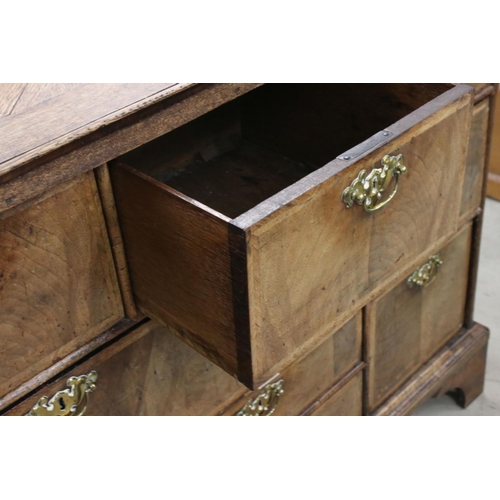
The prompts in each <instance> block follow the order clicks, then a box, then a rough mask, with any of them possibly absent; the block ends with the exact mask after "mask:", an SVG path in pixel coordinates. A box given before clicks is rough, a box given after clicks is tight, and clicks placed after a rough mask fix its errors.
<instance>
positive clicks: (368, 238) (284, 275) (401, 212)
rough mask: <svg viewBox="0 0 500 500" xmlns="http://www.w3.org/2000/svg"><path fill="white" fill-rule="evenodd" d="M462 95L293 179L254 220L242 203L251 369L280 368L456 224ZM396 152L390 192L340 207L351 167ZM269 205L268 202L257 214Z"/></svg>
mask: <svg viewBox="0 0 500 500" xmlns="http://www.w3.org/2000/svg"><path fill="white" fill-rule="evenodd" d="M463 97H464V96H463V95H462V98H459V99H458V101H452V102H451V103H448V105H447V106H444V107H441V109H440V110H436V112H435V113H433V114H432V116H431V117H430V118H429V120H423V122H421V123H420V124H415V125H414V126H413V127H412V128H410V130H409V131H408V132H405V133H401V134H397V138H396V139H394V141H392V142H391V143H389V144H388V145H387V146H384V147H383V148H381V149H378V150H376V152H375V153H372V154H369V155H368V156H366V157H364V158H362V159H360V160H358V161H357V162H355V161H353V162H352V163H351V165H348V166H346V167H345V168H343V169H342V170H340V171H338V170H334V169H333V166H332V170H331V171H330V177H328V178H327V179H325V180H324V181H323V182H321V183H318V184H316V185H314V187H310V186H309V189H308V188H307V187H306V185H305V182H306V180H307V179H308V178H311V177H313V176H315V174H316V173H317V172H315V173H314V174H311V176H309V177H308V178H306V179H304V180H303V181H304V183H303V182H302V181H299V182H298V183H297V184H295V185H294V186H292V187H291V188H289V189H292V188H293V189H294V192H296V191H297V190H298V189H299V187H298V186H300V187H302V193H297V197H296V198H295V199H294V200H293V201H290V202H288V203H287V204H286V205H285V206H281V207H280V208H279V209H277V210H276V211H274V212H271V214H270V215H268V216H267V217H265V216H264V217H263V218H262V219H261V220H260V221H255V222H253V224H251V222H252V221H253V220H254V219H253V216H252V215H251V214H250V212H247V213H246V214H244V215H243V216H241V217H239V218H238V219H236V220H234V221H233V222H232V223H234V224H237V225H239V226H245V227H247V229H246V232H247V245H248V248H249V249H248V254H249V262H248V274H249V278H248V282H249V296H250V321H251V337H252V345H253V346H255V348H254V351H253V354H254V356H253V371H254V374H255V376H258V377H261V378H262V379H264V380H265V379H266V378H268V376H269V375H270V374H271V373H272V372H275V371H280V369H281V366H282V365H281V364H282V363H283V364H284V363H286V362H290V361H291V360H292V359H293V358H294V357H296V356H297V355H298V354H299V353H300V351H301V350H303V349H310V348H311V347H313V346H314V344H315V343H318V342H320V341H321V340H322V338H325V336H326V335H327V334H328V332H329V331H332V330H335V329H336V327H337V326H338V322H342V321H345V319H346V317H349V316H351V315H352V313H353V310H356V309H359V308H360V307H362V306H363V305H364V304H366V303H367V302H368V301H369V300H371V299H372V298H374V297H375V296H377V294H378V293H380V288H381V287H383V286H384V285H385V283H386V282H388V281H389V280H391V279H394V278H395V276H397V274H398V273H399V272H401V271H403V270H404V269H405V268H406V267H407V266H408V265H409V264H410V263H411V262H413V261H414V259H416V258H417V256H418V255H420V254H422V253H423V252H426V251H427V249H429V248H430V247H431V246H433V245H438V244H439V242H440V241H444V240H445V239H446V238H448V237H449V236H451V235H452V234H453V233H454V231H456V229H457V224H458V213H459V206H460V199H461V188H462V183H463V178H464V172H465V158H466V148H467V137H468V133H469V127H470V117H471V111H472V110H471V104H472V103H471V98H470V97H471V96H470V94H466V95H465V97H466V98H465V99H464V98H463ZM399 153H401V154H403V156H404V159H405V164H406V166H407V167H408V172H407V175H406V176H405V177H403V178H402V180H401V186H400V190H399V191H398V193H397V196H396V197H395V198H394V200H392V202H391V203H390V204H389V205H388V206H387V207H386V208H384V209H383V210H381V211H379V212H374V213H372V214H369V213H367V212H365V211H364V210H363V208H362V207H359V206H357V205H355V206H354V207H352V208H351V209H349V210H348V209H346V208H345V206H344V205H343V204H342V202H341V195H342V192H343V190H344V189H345V188H346V187H347V186H349V185H350V183H351V182H352V180H353V179H354V178H355V177H356V175H357V174H358V172H359V171H360V170H361V169H363V168H368V170H371V169H372V168H373V167H375V166H379V164H380V159H381V158H382V156H383V155H384V154H393V155H394V154H399ZM347 163H349V162H347ZM324 168H325V169H326V168H328V166H327V167H324ZM317 179H318V178H317V177H316V178H314V181H315V182H317ZM312 180H313V179H311V182H312ZM286 191H287V190H285V191H282V192H281V193H280V195H277V196H278V197H280V196H282V197H284V196H285V193H286ZM304 191H305V193H304ZM271 200H272V199H271ZM265 203H267V202H265ZM265 203H263V204H261V206H263V205H264V204H265ZM272 205H274V203H273V204H272ZM258 208H259V207H257V208H256V209H254V210H255V211H257V209H258ZM270 211H272V208H271V203H270V205H269V206H266V207H265V208H264V207H262V210H261V214H260V216H261V217H262V213H263V212H267V213H269V212H270ZM256 216H257V214H256ZM247 224H249V227H248V226H247ZM263 345H265V349H259V346H263ZM257 374H258V375H257Z"/></svg>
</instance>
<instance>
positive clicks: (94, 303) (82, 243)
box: [0, 172, 123, 396]
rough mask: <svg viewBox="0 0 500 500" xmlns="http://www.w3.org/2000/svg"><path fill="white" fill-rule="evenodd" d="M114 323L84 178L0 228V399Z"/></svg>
mask: <svg viewBox="0 0 500 500" xmlns="http://www.w3.org/2000/svg"><path fill="white" fill-rule="evenodd" d="M122 317H123V307H122V303H121V297H120V292H119V287H118V283H117V278H116V273H115V268H114V263H113V258H112V254H111V250H110V245H109V240H108V237H107V234H106V228H105V224H104V219H103V215H102V211H101V206H100V201H99V197H98V194H97V188H96V183H95V179H94V176H93V173H92V172H90V173H87V174H84V175H81V176H79V177H77V178H76V179H74V180H73V181H71V182H70V183H69V184H68V185H66V186H61V187H59V188H57V190H55V191H54V192H53V194H51V195H50V196H49V197H48V198H46V199H45V200H43V201H41V202H39V203H37V204H35V205H33V206H31V207H30V208H27V209H26V210H24V211H22V212H19V213H17V214H14V215H12V216H10V217H8V218H6V219H5V220H3V221H0V352H1V353H2V354H1V359H2V362H1V363H0V396H2V395H4V394H6V393H8V392H9V391H10V390H12V389H14V388H16V387H18V386H20V385H21V384H22V383H23V382H25V381H27V380H29V379H30V378H31V377H33V376H35V375H37V374H38V373H39V372H41V371H42V370H44V369H45V368H48V367H49V366H51V365H52V364H53V363H54V362H55V361H56V360H58V359H60V358H62V357H64V356H66V355H68V354H69V353H70V352H72V351H73V350H74V349H77V348H78V347H80V346H82V345H84V344H85V343H86V342H88V341H89V340H90V339H91V338H93V337H94V336H96V335H98V334H100V333H101V332H103V331H104V330H106V329H108V328H109V327H111V326H112V325H113V324H114V323H116V322H117V321H119V320H120V319H121V318H122Z"/></svg>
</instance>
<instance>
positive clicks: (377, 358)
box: [365, 224, 472, 411]
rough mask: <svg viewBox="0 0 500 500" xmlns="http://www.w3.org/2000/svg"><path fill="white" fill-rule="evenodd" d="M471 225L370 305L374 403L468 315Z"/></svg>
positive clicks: (368, 330) (370, 370) (370, 402)
mask: <svg viewBox="0 0 500 500" xmlns="http://www.w3.org/2000/svg"><path fill="white" fill-rule="evenodd" d="M471 229H472V228H471V225H470V224H469V225H467V226H466V227H464V228H463V229H462V230H461V231H460V232H459V234H458V235H457V236H455V237H454V238H453V240H452V241H451V242H450V243H448V244H447V245H446V246H445V247H444V248H443V249H441V250H440V251H439V252H438V253H436V254H434V255H432V256H431V255H429V256H428V258H427V259H426V260H425V261H423V262H421V263H419V265H418V266H417V267H416V270H415V272H414V273H412V274H411V275H410V276H406V277H405V279H404V280H403V281H402V282H401V283H400V284H399V285H397V286H396V287H395V288H393V289H392V290H391V291H390V292H389V293H388V294H386V295H385V296H383V297H382V298H381V299H380V300H377V301H375V302H373V303H371V304H369V305H368V306H367V308H366V316H365V321H366V338H367V354H368V358H367V360H366V361H367V363H368V368H367V371H368V406H369V410H370V411H372V410H373V409H375V408H376V407H377V406H378V405H379V404H380V403H382V402H383V400H384V399H385V398H386V397H387V396H389V395H390V394H391V393H392V392H393V391H394V390H395V389H397V388H398V387H399V386H400V385H401V384H402V383H403V382H405V380H406V379H407V378H408V377H409V376H410V375H412V374H413V373H414V372H415V371H416V370H417V369H418V368H420V366H422V365H423V364H424V363H425V362H426V361H428V360H429V359H430V358H431V357H432V356H433V355H434V354H435V352H436V351H438V350H439V349H440V348H441V347H442V346H443V345H444V344H445V343H446V342H447V341H448V340H449V339H450V338H451V337H452V336H453V335H454V334H455V333H456V332H458V330H460V328H461V327H462V324H463V321H464V310H465V301H466V294H467V280H468V274H469V255H470V245H471Z"/></svg>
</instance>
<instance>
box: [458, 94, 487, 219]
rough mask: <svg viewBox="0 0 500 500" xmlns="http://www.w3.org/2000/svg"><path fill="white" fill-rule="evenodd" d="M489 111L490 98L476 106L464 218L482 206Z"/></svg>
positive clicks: (463, 194)
mask: <svg viewBox="0 0 500 500" xmlns="http://www.w3.org/2000/svg"><path fill="white" fill-rule="evenodd" d="M489 113H490V100H489V99H484V100H483V101H481V102H480V103H479V104H476V105H475V106H474V111H473V115H472V126H471V131H470V137H469V147H468V152H467V164H466V168H465V179H464V188H463V191H462V201H461V202H460V215H461V217H464V218H469V219H470V216H471V213H474V212H475V211H476V210H477V209H478V208H479V207H480V206H481V201H482V191H483V179H484V173H485V172H484V171H485V160H486V140H487V138H488V121H489Z"/></svg>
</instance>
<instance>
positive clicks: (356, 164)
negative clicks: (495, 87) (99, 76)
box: [111, 84, 472, 388]
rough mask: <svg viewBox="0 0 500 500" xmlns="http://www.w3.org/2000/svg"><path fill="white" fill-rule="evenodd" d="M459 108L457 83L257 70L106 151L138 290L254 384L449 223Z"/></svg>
mask: <svg viewBox="0 0 500 500" xmlns="http://www.w3.org/2000/svg"><path fill="white" fill-rule="evenodd" d="M471 113H472V89H471V88H470V87H468V86H464V85H459V86H456V87H454V86H452V85H448V84H374V85H371V84H369V85H368V84H361V85H344V84H321V85H281V84H279V85H264V86H262V87H259V88H257V89H256V90H253V91H251V92H249V93H247V94H246V95H244V96H241V97H240V98H238V99H236V100H234V101H232V102H229V103H227V104H224V105H222V106H220V107H219V108H217V109H215V110H214V111H212V112H210V113H207V114H205V115H203V116H202V117H200V118H199V119H197V120H194V121H192V122H190V123H188V124H187V125H185V126H183V127H181V128H178V129H176V130H174V131H173V132H171V133H169V134H167V135H165V136H163V137H161V138H159V139H157V140H155V141H153V142H152V143H149V144H147V145H145V146H143V147H141V148H139V149H137V150H134V151H132V152H131V153H129V154H127V155H126V156H124V157H122V158H120V159H118V161H116V162H114V163H113V165H112V168H111V175H112V181H113V185H114V190H115V196H116V202H117V209H118V214H119V217H120V222H121V226H122V231H123V238H124V244H125V251H126V254H127V260H128V264H129V268H130V275H131V280H132V285H133V289H134V293H135V296H136V300H137V304H138V306H139V307H140V309H141V310H142V311H143V312H144V313H145V314H147V315H149V316H151V317H153V318H155V319H156V320H157V321H159V322H161V323H163V324H166V325H168V326H169V327H170V328H171V329H172V330H173V331H174V332H175V333H176V334H177V335H178V336H180V337H181V338H183V339H184V340H185V341H186V342H187V343H188V344H189V345H191V346H193V347H194V348H195V349H197V350H198V351H199V352H201V353H202V354H204V355H205V356H207V357H208V358H209V359H210V360H212V361H213V362H215V363H216V364H218V365H219V366H221V367H222V368H223V369H224V370H226V371H227V372H229V373H231V374H233V375H234V376H236V377H237V378H238V379H239V380H240V381H241V382H243V383H244V384H245V385H247V386H248V387H250V388H254V387H257V386H259V385H260V384H262V383H263V382H265V381H266V380H267V379H268V378H270V377H272V376H273V375H274V374H275V373H276V372H279V371H280V370H282V369H283V368H284V367H285V366H287V365H289V364H290V363H291V362H292V361H293V360H294V359H295V358H297V357H298V356H301V355H303V354H304V353H305V352H306V351H307V352H308V351H312V349H314V347H315V346H317V345H319V343H320V342H321V341H322V340H324V339H325V338H326V337H327V336H328V335H329V334H330V333H331V332H332V331H334V330H335V329H336V328H338V326H340V325H341V324H342V323H344V322H345V321H346V320H347V319H348V317H350V316H352V315H353V314H354V312H355V311H356V310H358V309H359V308H360V307H362V306H363V305H364V304H366V303H367V302H368V301H369V300H371V299H372V298H373V297H375V296H376V295H377V293H379V290H380V289H381V288H382V287H383V286H387V283H388V282H389V281H390V280H394V275H395V274H396V273H397V272H401V271H404V269H405V268H408V266H410V265H411V264H412V262H414V261H416V260H417V259H418V258H419V257H420V256H421V255H423V254H424V253H427V252H428V251H429V249H432V248H433V247H434V246H438V245H439V242H440V241H441V240H443V239H444V238H446V237H448V236H449V235H450V234H451V233H453V232H454V231H455V230H456V228H457V220H458V214H459V207H460V199H461V191H462V184H463V179H464V171H465V157H466V153H467V140H468V134H469V130H470V123H471ZM363 171H364V175H363ZM348 206H349V207H350V208H348Z"/></svg>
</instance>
